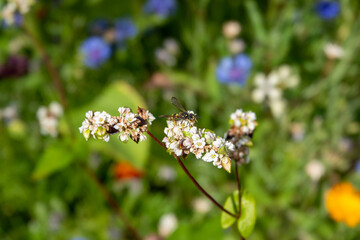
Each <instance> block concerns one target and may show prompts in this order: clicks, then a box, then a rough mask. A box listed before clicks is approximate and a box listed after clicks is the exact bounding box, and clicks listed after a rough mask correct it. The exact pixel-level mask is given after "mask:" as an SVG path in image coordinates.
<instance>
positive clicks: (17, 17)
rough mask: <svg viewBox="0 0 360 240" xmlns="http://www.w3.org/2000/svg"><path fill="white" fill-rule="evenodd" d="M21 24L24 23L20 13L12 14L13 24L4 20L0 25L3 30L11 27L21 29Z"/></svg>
mask: <svg viewBox="0 0 360 240" xmlns="http://www.w3.org/2000/svg"><path fill="white" fill-rule="evenodd" d="M23 22H24V16H23V15H22V14H20V13H15V14H14V23H12V24H9V23H7V22H6V21H5V20H2V23H1V25H2V27H4V28H8V27H11V26H16V27H21V26H22V24H23Z"/></svg>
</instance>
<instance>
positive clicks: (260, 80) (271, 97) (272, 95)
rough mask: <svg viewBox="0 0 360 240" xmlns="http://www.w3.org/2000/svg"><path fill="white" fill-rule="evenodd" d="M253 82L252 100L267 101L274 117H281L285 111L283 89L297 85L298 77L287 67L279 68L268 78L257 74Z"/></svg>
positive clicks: (262, 74)
mask: <svg viewBox="0 0 360 240" xmlns="http://www.w3.org/2000/svg"><path fill="white" fill-rule="evenodd" d="M254 80H255V89H254V90H253V92H252V99H253V100H254V101H255V102H257V103H261V102H264V101H267V103H268V105H269V106H270V109H271V112H272V114H273V115H274V116H275V117H279V116H281V115H282V113H283V112H284V110H285V100H284V98H283V97H282V93H283V91H284V89H286V88H293V87H295V86H297V85H298V83H299V77H298V76H297V75H296V74H294V72H293V71H292V69H291V68H290V67H289V66H288V65H283V66H280V67H279V68H278V69H276V70H274V71H272V72H270V73H269V75H268V76H266V75H265V74H264V73H258V74H257V75H256V76H255V79H254Z"/></svg>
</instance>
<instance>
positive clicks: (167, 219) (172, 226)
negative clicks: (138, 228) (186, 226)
mask: <svg viewBox="0 0 360 240" xmlns="http://www.w3.org/2000/svg"><path fill="white" fill-rule="evenodd" d="M177 227H178V220H177V218H176V216H175V214H173V213H168V214H165V215H163V216H162V217H161V218H160V221H159V224H158V232H159V235H160V236H161V237H163V238H167V237H168V236H170V235H171V234H172V233H173V232H174V231H175V230H176V229H177Z"/></svg>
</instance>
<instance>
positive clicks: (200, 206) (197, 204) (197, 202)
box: [192, 197, 211, 214]
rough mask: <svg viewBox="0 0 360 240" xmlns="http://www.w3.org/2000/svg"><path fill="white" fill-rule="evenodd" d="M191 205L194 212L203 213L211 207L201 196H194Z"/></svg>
mask: <svg viewBox="0 0 360 240" xmlns="http://www.w3.org/2000/svg"><path fill="white" fill-rule="evenodd" d="M192 206H193V208H194V210H195V211H196V212H198V213H201V214H205V213H207V212H209V211H210V209H211V204H210V202H209V200H208V199H206V198H203V197H198V198H195V199H194V200H193V201H192Z"/></svg>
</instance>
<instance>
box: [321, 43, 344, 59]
mask: <svg viewBox="0 0 360 240" xmlns="http://www.w3.org/2000/svg"><path fill="white" fill-rule="evenodd" d="M324 52H325V55H326V57H327V58H329V59H340V58H342V57H343V56H344V50H343V48H342V47H341V46H339V45H337V44H334V43H327V44H326V45H325V46H324Z"/></svg>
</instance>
